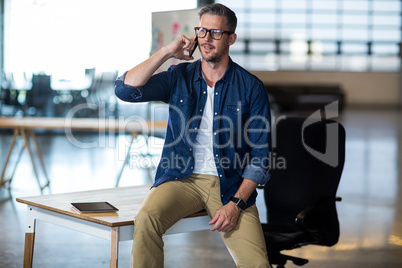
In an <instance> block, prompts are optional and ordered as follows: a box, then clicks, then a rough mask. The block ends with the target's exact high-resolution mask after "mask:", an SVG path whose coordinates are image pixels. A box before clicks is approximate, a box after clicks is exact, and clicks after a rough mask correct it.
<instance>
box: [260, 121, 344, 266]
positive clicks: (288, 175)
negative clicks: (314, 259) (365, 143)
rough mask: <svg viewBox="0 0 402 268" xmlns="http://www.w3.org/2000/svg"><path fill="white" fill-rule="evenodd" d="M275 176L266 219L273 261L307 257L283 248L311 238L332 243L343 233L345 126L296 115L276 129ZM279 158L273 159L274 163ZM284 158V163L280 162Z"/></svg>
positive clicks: (267, 190)
mask: <svg viewBox="0 0 402 268" xmlns="http://www.w3.org/2000/svg"><path fill="white" fill-rule="evenodd" d="M273 131H274V132H273V133H274V134H273V147H274V148H273V152H274V154H273V158H275V164H276V165H277V167H275V166H271V167H272V168H271V180H270V181H269V182H268V183H267V184H266V185H265V187H264V197H265V203H266V206H267V224H263V230H264V236H265V241H266V244H267V249H268V258H269V260H270V262H271V265H277V268H282V267H285V266H284V265H285V264H286V262H287V261H288V260H290V261H293V263H294V264H296V265H300V266H301V265H304V264H306V263H307V262H308V260H307V259H302V258H298V257H293V256H287V255H284V254H281V253H280V251H281V250H289V249H294V248H299V247H301V246H304V245H308V244H315V245H323V246H332V245H334V244H336V243H337V242H338V239H339V221H338V215H337V211H336V205H335V202H336V201H340V200H341V198H339V197H336V191H337V188H338V184H339V181H340V178H341V174H342V170H343V165H344V161H345V129H344V128H343V126H342V125H341V124H340V123H338V122H335V121H332V120H321V121H318V122H315V123H312V124H311V122H308V121H306V119H305V118H296V117H290V118H285V119H282V120H280V121H279V122H277V125H276V126H275V127H274V130H273ZM273 162H274V161H271V165H272V163H273ZM278 163H280V164H278Z"/></svg>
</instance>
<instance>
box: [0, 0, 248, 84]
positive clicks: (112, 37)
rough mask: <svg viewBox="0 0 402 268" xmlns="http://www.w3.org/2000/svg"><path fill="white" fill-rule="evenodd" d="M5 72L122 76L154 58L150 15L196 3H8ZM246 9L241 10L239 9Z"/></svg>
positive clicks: (178, 0)
mask: <svg viewBox="0 0 402 268" xmlns="http://www.w3.org/2000/svg"><path fill="white" fill-rule="evenodd" d="M6 4H7V6H6V13H7V14H6V21H5V22H6V33H5V35H6V36H5V70H6V71H7V72H12V73H14V75H17V74H22V73H25V74H26V75H27V77H28V76H29V75H30V74H32V73H39V72H45V73H47V74H51V75H52V76H53V78H55V79H57V78H63V79H74V78H75V77H77V76H81V75H83V74H84V72H85V69H88V68H94V67H95V68H96V69H97V70H99V71H115V70H119V71H120V73H121V72H123V71H124V70H127V69H129V68H132V66H135V64H138V63H140V62H141V61H143V60H145V59H146V58H148V57H149V53H150V48H151V40H152V37H151V34H152V25H151V23H152V22H151V14H152V12H156V11H168V10H179V9H194V8H196V7H197V1H195V0H191V1H188V0H175V1H164V0H150V1H141V4H139V2H138V1H132V0H119V1H98V0H40V1H38V0H9V1H6ZM238 7H240V8H242V6H237V7H236V8H238Z"/></svg>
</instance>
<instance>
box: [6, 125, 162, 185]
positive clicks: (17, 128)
mask: <svg viewBox="0 0 402 268" xmlns="http://www.w3.org/2000/svg"><path fill="white" fill-rule="evenodd" d="M137 119H138V118H137ZM166 125H167V123H166V122H164V121H153V122H151V121H145V120H144V121H139V120H127V119H126V120H123V119H121V120H118V119H105V118H101V119H99V118H48V117H23V118H16V117H0V129H13V130H14V136H13V139H12V141H11V145H10V148H9V150H8V154H7V157H6V160H5V163H4V166H3V169H2V172H1V177H0V188H1V187H3V186H5V185H6V184H8V185H10V184H11V181H12V179H13V176H14V174H15V171H16V169H17V166H18V163H19V160H20V158H21V155H22V152H23V150H24V149H27V151H28V154H29V157H30V160H31V162H32V167H33V170H34V173H35V177H36V180H37V182H38V185H39V188H40V190H41V191H43V189H45V188H46V187H48V186H49V183H50V178H49V176H48V174H47V172H46V168H45V163H44V161H43V157H42V153H41V150H40V146H39V143H38V141H37V139H36V135H35V130H39V129H41V130H64V131H65V132H66V133H71V131H74V130H75V131H95V132H100V133H104V134H105V133H111V132H113V133H116V132H117V133H130V134H131V136H132V140H131V143H130V147H129V148H128V151H127V155H126V158H125V160H124V163H123V166H122V168H121V170H120V172H119V174H118V176H117V180H116V186H117V185H118V183H119V181H120V177H121V175H122V173H123V170H124V167H125V166H126V164H127V163H128V160H129V157H130V149H131V147H132V145H133V142H134V139H135V138H136V137H137V135H138V134H144V135H152V133H153V132H163V131H166ZM19 136H20V137H21V138H22V139H23V141H24V146H23V147H21V150H20V151H19V153H18V157H17V161H16V164H15V166H14V169H13V172H12V174H11V176H10V178H8V179H6V178H5V175H6V170H7V167H8V166H9V161H10V157H11V155H12V153H13V151H14V149H15V144H16V141H17V138H18V137H19ZM30 140H32V141H33V143H34V145H35V151H36V157H37V158H38V159H39V163H40V166H41V168H42V171H43V173H44V175H45V179H46V182H45V184H43V185H42V184H41V182H40V179H39V174H38V169H37V165H36V164H35V155H34V153H33V151H32V150H31V146H30Z"/></svg>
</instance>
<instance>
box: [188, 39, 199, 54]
mask: <svg viewBox="0 0 402 268" xmlns="http://www.w3.org/2000/svg"><path fill="white" fill-rule="evenodd" d="M194 41H195V46H194V49H193V50H191V52H190V57H192V56H193V54H194V51H195V50H196V48H197V46H198V37H195V39H194Z"/></svg>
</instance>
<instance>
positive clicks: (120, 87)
mask: <svg viewBox="0 0 402 268" xmlns="http://www.w3.org/2000/svg"><path fill="white" fill-rule="evenodd" d="M126 74H127V72H125V73H124V74H123V75H122V76H119V77H118V78H117V79H116V81H115V82H114V93H115V94H116V96H117V97H118V98H119V99H121V100H122V101H130V102H133V101H135V100H139V99H141V98H142V90H143V89H142V87H133V86H130V85H126V84H124V79H125V77H126Z"/></svg>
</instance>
